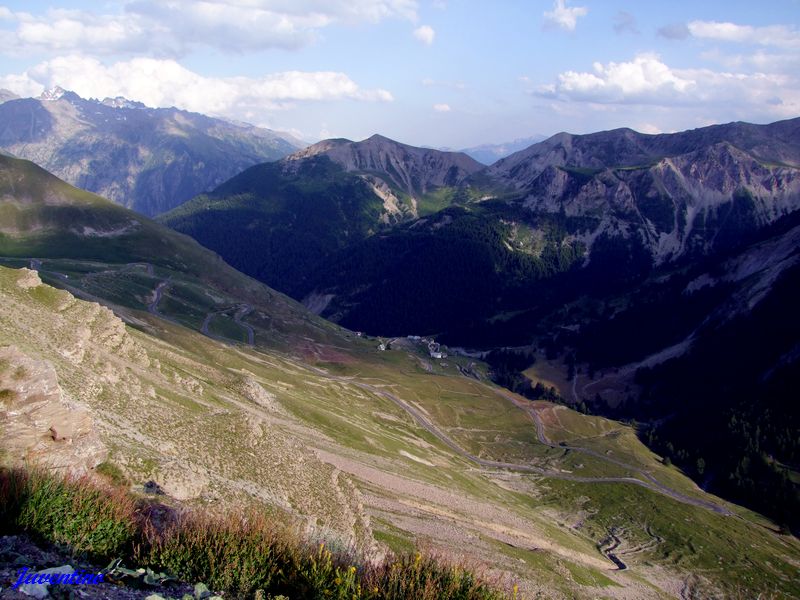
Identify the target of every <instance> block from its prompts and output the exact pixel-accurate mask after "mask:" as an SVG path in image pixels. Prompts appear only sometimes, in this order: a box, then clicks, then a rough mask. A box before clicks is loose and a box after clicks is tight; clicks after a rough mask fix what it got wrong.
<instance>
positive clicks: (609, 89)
mask: <svg viewBox="0 0 800 600" xmlns="http://www.w3.org/2000/svg"><path fill="white" fill-rule="evenodd" d="M593 69H594V70H593V72H577V71H566V72H565V73H561V74H560V75H559V76H558V83H556V84H552V85H548V86H544V87H543V88H541V89H540V92H542V93H544V94H545V95H557V96H562V97H567V98H571V99H583V100H591V101H593V102H622V101H625V100H628V99H631V98H635V99H637V100H644V99H647V98H654V99H655V98H658V97H664V95H665V94H666V95H669V96H673V95H674V93H675V92H677V93H678V94H681V93H686V92H687V91H688V90H689V89H691V88H692V87H694V86H696V82H695V81H694V80H693V79H691V78H688V77H685V76H681V75H678V74H676V73H675V72H674V71H673V70H672V69H670V68H669V67H668V66H667V65H666V64H664V63H663V62H661V60H660V59H659V57H658V56H657V55H655V54H640V55H638V56H636V57H635V58H634V59H633V60H632V61H630V62H621V63H616V62H610V63H608V64H607V65H604V64H602V63H599V62H596V63H594V65H593Z"/></svg>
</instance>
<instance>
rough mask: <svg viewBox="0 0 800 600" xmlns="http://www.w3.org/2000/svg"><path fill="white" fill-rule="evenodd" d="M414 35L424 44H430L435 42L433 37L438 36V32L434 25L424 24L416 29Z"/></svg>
mask: <svg viewBox="0 0 800 600" xmlns="http://www.w3.org/2000/svg"><path fill="white" fill-rule="evenodd" d="M414 37H415V38H417V39H418V40H419V41H420V42H422V43H423V44H426V45H428V46H430V45H431V44H433V39H434V38H435V37H436V32H435V31H434V30H433V27H431V26H429V25H422V26H421V27H417V28H416V29H415V30H414Z"/></svg>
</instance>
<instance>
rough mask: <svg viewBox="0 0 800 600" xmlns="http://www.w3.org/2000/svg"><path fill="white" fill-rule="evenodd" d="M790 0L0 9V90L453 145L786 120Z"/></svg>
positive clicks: (173, 1)
mask: <svg viewBox="0 0 800 600" xmlns="http://www.w3.org/2000/svg"><path fill="white" fill-rule="evenodd" d="M799 22H800V0H766V1H762V2H750V1H747V2H746V1H742V0H729V1H727V2H724V1H716V0H712V1H704V2H698V1H697V0H694V1H686V0H673V1H671V2H653V1H650V0H645V1H639V2H632V1H625V0H605V1H602V2H601V1H599V0H528V1H512V0H497V1H496V2H484V1H477V0H475V1H467V0H419V1H417V0H349V1H347V0H327V1H321V0H205V1H189V0H118V1H99V2H89V1H83V2H80V1H66V0H65V1H62V2H46V1H45V2H42V1H38V0H37V1H27V2H9V3H5V4H0V87H4V88H7V89H11V90H12V91H14V92H16V93H18V94H20V95H23V96H32V95H38V94H39V93H41V92H42V90H43V89H45V88H48V87H52V86H54V85H61V86H62V87H64V88H67V89H72V90H74V91H76V92H78V93H79V94H80V95H82V96H84V97H99V98H102V97H106V96H117V95H123V96H126V97H128V98H131V99H135V100H140V101H142V102H145V103H146V104H148V105H151V106H172V105H174V106H178V107H180V108H185V109H188V110H195V111H198V112H204V113H208V114H213V115H218V116H224V117H226V118H230V119H238V120H242V121H248V122H252V123H255V124H258V125H264V126H267V127H271V128H274V129H283V130H288V131H292V132H294V133H296V134H298V135H300V136H302V137H304V138H306V139H310V140H314V139H320V138H324V137H332V136H336V137H348V138H351V139H362V138H364V137H368V136H369V135H371V134H372V133H375V132H380V133H382V134H384V135H387V136H389V137H392V138H395V139H398V140H400V141H404V142H407V143H411V144H416V145H428V146H435V147H452V148H462V147H467V146H472V145H477V144H480V143H487V142H504V141H510V140H513V139H516V138H523V137H529V136H532V135H536V134H544V135H550V134H553V133H556V132H558V131H570V132H573V133H586V132H591V131H597V130H602V129H611V128H615V127H622V126H627V127H632V128H634V129H637V130H640V131H644V132H653V133H655V132H662V131H675V130H681V129H688V128H693V127H700V126H703V125H707V124H710V123H719V122H727V121H732V120H745V121H751V122H758V123H766V122H770V121H775V120H779V119H784V118H791V117H796V116H800V23H799Z"/></svg>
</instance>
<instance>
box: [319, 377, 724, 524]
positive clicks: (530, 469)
mask: <svg viewBox="0 0 800 600" xmlns="http://www.w3.org/2000/svg"><path fill="white" fill-rule="evenodd" d="M311 369H312V370H313V371H314V372H316V373H318V374H320V375H323V376H325V377H327V378H328V379H330V380H332V381H341V382H346V383H349V384H350V385H355V386H356V387H359V388H361V389H363V390H366V391H368V392H371V393H373V394H377V395H379V396H382V397H383V398H386V399H387V400H390V401H391V402H393V403H394V404H396V405H397V406H398V407H400V408H401V409H403V410H404V411H405V412H406V413H408V414H409V415H410V416H411V417H412V418H413V419H414V420H415V421H416V422H417V423H418V424H419V425H420V426H421V427H422V428H423V429H425V430H426V431H427V432H428V433H430V434H431V435H433V436H435V437H436V438H438V439H439V440H440V441H441V442H442V443H444V444H445V445H446V446H448V447H449V448H450V449H451V450H453V451H454V452H455V453H456V454H458V455H459V456H462V457H463V458H466V459H467V460H469V461H471V462H473V463H475V464H477V465H480V466H482V467H487V468H490V469H507V470H510V471H517V472H522V473H536V474H538V475H542V476H545V477H550V478H553V479H562V480H566V481H575V482H578V483H630V484H633V485H638V486H640V487H643V488H646V489H649V490H651V491H653V492H656V493H659V494H662V495H664V496H668V497H670V498H672V499H674V500H677V501H678V502H682V503H684V504H689V505H692V506H698V507H701V508H705V509H707V510H711V511H713V512H715V513H717V514H721V515H730V514H732V513H731V512H730V511H729V510H728V509H727V508H725V507H723V506H720V505H718V504H715V503H714V502H711V501H708V500H701V499H699V498H693V497H691V496H687V495H686V494H682V493H680V492H677V491H675V490H673V489H672V488H670V487H667V486H666V485H664V484H663V483H661V482H659V481H658V480H657V479H656V478H655V477H653V476H652V475H650V474H649V473H647V472H646V471H643V470H642V469H639V468H638V467H634V466H631V465H628V464H626V463H624V462H622V461H618V460H616V459H613V458H610V457H608V456H606V455H604V454H602V453H600V452H596V451H594V450H592V449H590V448H581V447H578V446H568V445H563V446H562V445H561V444H554V443H552V442H551V441H550V440H549V439H548V438H547V435H546V434H545V432H544V424H543V423H542V422H541V419H540V418H539V416H538V415H537V414H536V411H535V410H534V409H533V407H526V406H523V405H521V403H520V402H519V401H517V400H516V398H514V397H513V396H511V395H510V394H507V393H505V392H503V391H502V390H497V389H494V388H489V387H488V386H486V387H487V389H489V390H491V391H493V392H494V393H496V394H500V395H501V396H502V397H503V398H505V399H507V400H510V401H511V402H512V403H513V404H514V405H515V406H517V407H519V408H521V409H523V410H524V411H525V412H526V414H528V416H530V417H531V419H532V420H533V422H534V424H535V425H536V432H537V437H538V438H539V441H540V442H541V443H542V444H544V445H546V446H549V447H551V448H558V449H562V450H572V451H574V452H581V453H583V454H587V455H590V456H594V457H596V458H598V459H600V460H603V461H606V462H609V463H612V464H615V465H617V466H620V467H623V468H625V469H628V470H630V471H633V472H635V473H637V474H639V475H641V476H642V477H644V478H645V479H646V481H644V480H642V479H638V478H636V477H581V476H579V475H572V474H570V473H563V472H561V471H552V470H548V469H543V468H541V467H535V466H533V465H526V464H520V463H512V462H503V461H496V460H489V459H486V458H481V457H479V456H475V455H474V454H472V453H470V452H468V451H466V450H464V449H463V448H462V447H461V446H459V445H458V444H457V443H456V442H455V441H454V440H453V439H452V438H450V436H448V435H447V434H446V433H445V432H443V431H442V430H441V429H439V428H438V427H437V426H436V425H434V424H433V423H431V421H429V420H428V418H427V417H426V416H425V415H423V414H422V413H421V412H420V411H419V410H418V409H417V408H415V407H414V406H412V405H410V404H409V403H408V402H406V401H405V400H403V399H401V398H400V397H398V396H397V395H395V394H393V393H391V392H388V391H386V390H384V389H381V388H379V387H375V386H373V385H370V384H368V383H363V382H359V381H356V380H354V379H353V378H351V377H344V376H337V375H331V374H330V373H327V372H326V371H324V370H323V369H319V368H316V367H311Z"/></svg>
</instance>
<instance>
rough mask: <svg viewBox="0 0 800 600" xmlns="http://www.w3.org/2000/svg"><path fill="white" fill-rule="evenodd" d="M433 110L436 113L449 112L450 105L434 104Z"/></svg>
mask: <svg viewBox="0 0 800 600" xmlns="http://www.w3.org/2000/svg"><path fill="white" fill-rule="evenodd" d="M433 110H435V111H436V112H450V105H449V104H434V105H433Z"/></svg>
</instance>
